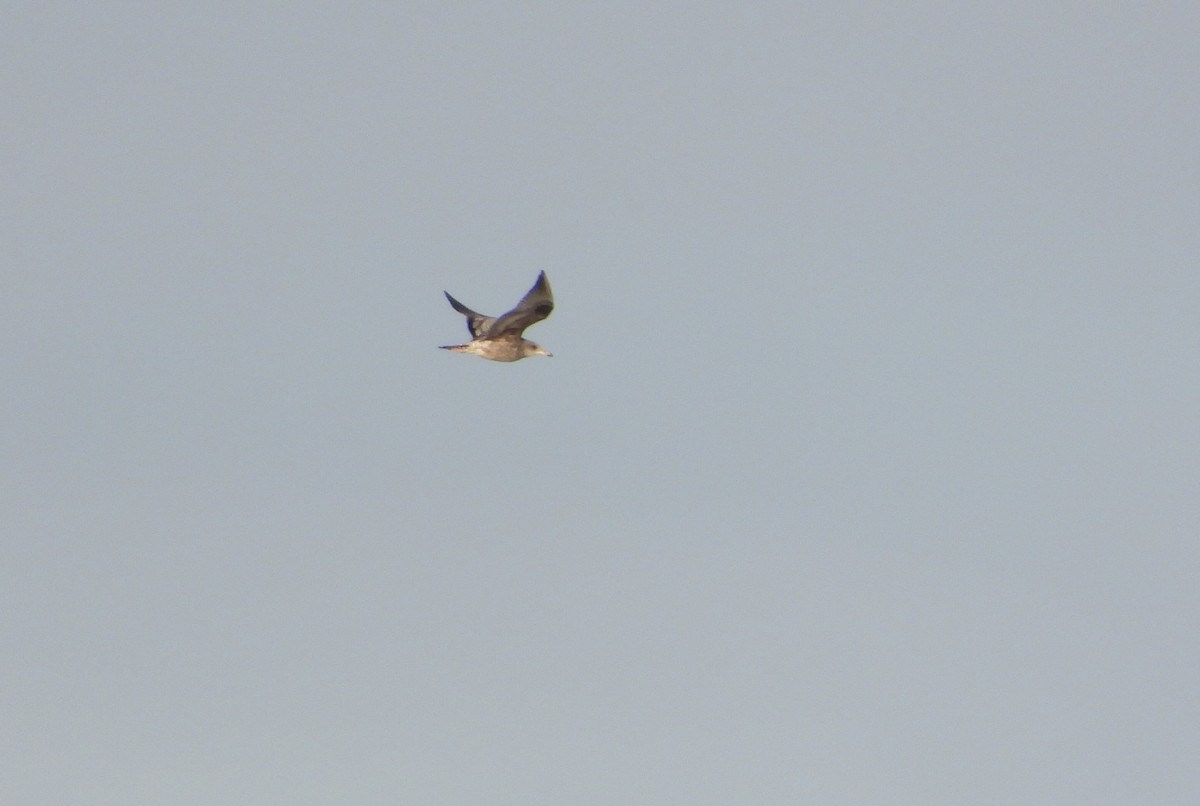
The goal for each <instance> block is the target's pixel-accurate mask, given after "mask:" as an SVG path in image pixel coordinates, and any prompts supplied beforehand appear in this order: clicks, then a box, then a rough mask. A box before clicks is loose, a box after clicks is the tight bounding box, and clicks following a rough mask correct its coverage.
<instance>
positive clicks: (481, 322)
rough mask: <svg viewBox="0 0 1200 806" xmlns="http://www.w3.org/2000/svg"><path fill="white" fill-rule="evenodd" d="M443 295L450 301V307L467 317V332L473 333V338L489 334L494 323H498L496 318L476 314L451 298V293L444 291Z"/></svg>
mask: <svg viewBox="0 0 1200 806" xmlns="http://www.w3.org/2000/svg"><path fill="white" fill-rule="evenodd" d="M442 293H443V294H445V295H446V299H448V300H450V305H451V307H453V308H454V310H456V311H458V312H459V313H461V314H462V315H463V316H465V317H467V330H469V331H471V338H473V339H477V338H479V337H480V336H482V335H483V334H484V333H487V330H488V328H489V327H491V326H492V323H493V322H495V321H496V320H495V318H494V317H491V316H484V315H483V314H481V313H476V312H475V311H473V310H471V309H470V308H468V307H467V306H466V305H463V304H462V303H461V302H459V301H458V300H456V299H455V298H454V297H452V296H450V292H449V291H443V292H442Z"/></svg>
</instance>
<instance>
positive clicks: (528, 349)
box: [524, 339, 554, 358]
mask: <svg viewBox="0 0 1200 806" xmlns="http://www.w3.org/2000/svg"><path fill="white" fill-rule="evenodd" d="M524 355H525V357H529V356H531V355H544V356H546V357H547V358H553V357H554V355H553V354H552V353H550V352H548V351H547V350H543V349H542V348H541V347H539V346H538V345H536V344H534V343H533V342H531V341H529V340H528V339H527V340H526V341H525V350H524Z"/></svg>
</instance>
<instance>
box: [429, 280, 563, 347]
mask: <svg viewBox="0 0 1200 806" xmlns="http://www.w3.org/2000/svg"><path fill="white" fill-rule="evenodd" d="M442 293H443V294H445V295H446V299H448V300H450V306H451V307H452V308H454V310H456V311H458V312H459V313H461V314H462V315H463V316H465V317H467V330H469V331H470V332H471V341H469V342H467V343H466V344H450V345H445V346H443V347H442V348H441V349H443V350H450V351H451V352H455V353H470V354H471V355H477V356H479V357H480V358H486V359H488V360H489V361H520V360H521V359H522V358H528V357H529V356H531V355H544V356H546V357H550V353H548V352H547V351H545V350H543V349H542V348H541V347H539V346H538V345H536V344H534V343H533V342H531V341H530V340H529V339H527V338H524V337H523V336H522V335H521V334H522V333H524V332H525V328H527V327H529V326H530V325H532V324H535V323H537V322H540V321H542V320H543V319H545V318H546V317H547V316H549V315H550V312H551V311H553V310H554V295H553V294H551V293H550V282H549V281H548V280H547V279H546V272H544V271H543V272H539V273H538V278H537V282H535V283H534V284H533V288H531V289H529V292H528V293H527V294H526V295H525V296H524V297H522V298H521V301H520V302H518V303H517V305H516V307H515V308H513V309H512V310H511V311H509V312H508V313H506V314H504V315H503V316H497V317H493V316H484V315H483V314H481V313H476V312H475V311H473V310H471V309H470V308H468V307H467V306H466V305H463V304H462V303H461V302H459V301H458V300H456V299H455V298H454V297H452V296H450V292H449V291H443V292H442Z"/></svg>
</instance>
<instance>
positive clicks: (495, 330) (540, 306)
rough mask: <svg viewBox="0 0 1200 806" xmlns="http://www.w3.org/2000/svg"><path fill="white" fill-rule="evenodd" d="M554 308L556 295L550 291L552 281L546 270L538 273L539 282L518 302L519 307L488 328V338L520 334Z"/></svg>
mask: <svg viewBox="0 0 1200 806" xmlns="http://www.w3.org/2000/svg"><path fill="white" fill-rule="evenodd" d="M553 310H554V295H553V294H551V293H550V282H549V281H548V280H547V279H546V272H541V273H540V274H538V278H537V282H536V283H534V284H533V288H531V289H529V293H528V294H526V295H525V297H524V298H523V299H522V300H521V301H520V302H518V303H517V307H515V308H513V309H512V310H511V311H509V312H508V313H506V314H504V315H503V316H501V317H499V318H498V319H496V320H495V321H494V322H493V323H492V324H491V326H490V327H489V328H488V329H487V336H488V338H491V339H494V338H496V337H497V336H500V335H503V334H505V333H515V334H517V335H518V336H519V335H521V332H522V331H523V330H525V328H527V327H529V326H530V325H532V324H533V323H534V322H540V321H542V320H543V319H545V318H546V317H547V316H549V315H550V312H551V311H553Z"/></svg>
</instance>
